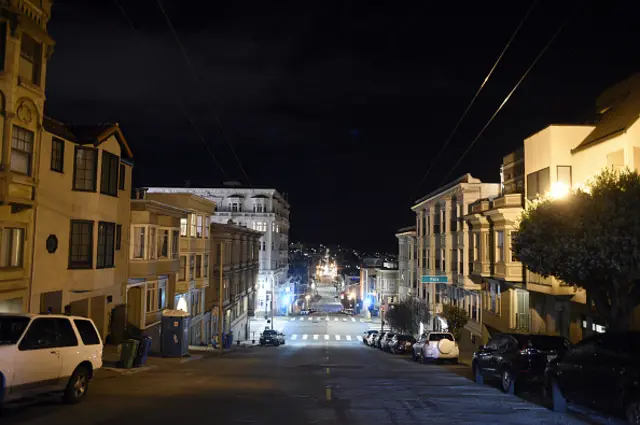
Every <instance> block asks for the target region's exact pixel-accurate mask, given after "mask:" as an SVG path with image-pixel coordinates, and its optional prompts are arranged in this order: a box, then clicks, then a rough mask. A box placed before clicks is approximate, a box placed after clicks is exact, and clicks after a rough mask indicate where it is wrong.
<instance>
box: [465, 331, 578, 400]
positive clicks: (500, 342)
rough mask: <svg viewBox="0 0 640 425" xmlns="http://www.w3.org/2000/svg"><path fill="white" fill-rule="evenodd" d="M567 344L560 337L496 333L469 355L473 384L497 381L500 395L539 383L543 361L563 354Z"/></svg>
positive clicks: (568, 345) (541, 380) (542, 370)
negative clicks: (517, 385) (522, 386)
mask: <svg viewBox="0 0 640 425" xmlns="http://www.w3.org/2000/svg"><path fill="white" fill-rule="evenodd" d="M569 347H570V344H569V341H567V340H566V339H565V338H563V337H560V336H547V335H526V334H499V335H496V336H494V337H492V338H491V339H490V340H489V342H488V343H487V345H486V346H480V347H478V351H476V352H475V353H474V354H473V360H472V368H473V373H474V376H475V377H476V381H478V382H479V381H480V378H482V380H484V379H499V380H500V387H501V388H502V390H503V391H504V392H509V391H511V390H512V389H514V388H515V385H516V383H518V384H520V383H536V382H538V383H542V382H544V371H545V367H546V365H547V362H548V361H549V360H551V359H554V358H556V357H557V356H558V355H562V354H564V353H565V352H566V351H567V350H568V349H569Z"/></svg>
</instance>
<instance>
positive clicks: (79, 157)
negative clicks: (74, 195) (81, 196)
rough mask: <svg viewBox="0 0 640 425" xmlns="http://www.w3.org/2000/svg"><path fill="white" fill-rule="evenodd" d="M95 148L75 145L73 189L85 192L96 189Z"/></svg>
mask: <svg viewBox="0 0 640 425" xmlns="http://www.w3.org/2000/svg"><path fill="white" fill-rule="evenodd" d="M96 152H97V151H96V150H95V149H91V148H84V147H82V146H76V151H75V160H74V170H73V173H74V174H73V190H82V191H86V192H95V191H96V170H97V159H98V156H97V155H96Z"/></svg>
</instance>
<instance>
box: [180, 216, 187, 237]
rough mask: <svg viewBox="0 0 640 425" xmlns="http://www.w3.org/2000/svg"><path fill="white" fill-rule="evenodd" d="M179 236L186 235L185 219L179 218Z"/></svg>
mask: <svg viewBox="0 0 640 425" xmlns="http://www.w3.org/2000/svg"><path fill="white" fill-rule="evenodd" d="M180 236H187V219H186V218H181V219H180Z"/></svg>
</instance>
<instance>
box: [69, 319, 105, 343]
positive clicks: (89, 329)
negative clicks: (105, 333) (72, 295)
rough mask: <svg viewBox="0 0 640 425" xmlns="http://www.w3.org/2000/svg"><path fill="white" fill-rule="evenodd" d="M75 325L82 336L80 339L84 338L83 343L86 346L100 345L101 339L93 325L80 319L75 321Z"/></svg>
mask: <svg viewBox="0 0 640 425" xmlns="http://www.w3.org/2000/svg"><path fill="white" fill-rule="evenodd" d="M73 323H75V325H76V328H77V329H78V333H79V334H80V338H82V343H83V344H84V345H98V344H100V337H99V336H98V333H97V332H96V328H95V327H94V326H93V323H91V322H90V321H88V320H80V319H75V320H74V321H73Z"/></svg>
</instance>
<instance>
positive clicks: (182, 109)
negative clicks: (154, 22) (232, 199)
mask: <svg viewBox="0 0 640 425" xmlns="http://www.w3.org/2000/svg"><path fill="white" fill-rule="evenodd" d="M113 1H114V2H115V4H116V6H118V9H120V12H121V13H122V16H124V19H125V20H126V21H127V23H128V24H129V26H130V27H131V30H132V31H133V35H134V36H135V38H136V39H138V41H140V35H139V34H138V30H137V29H136V27H135V25H134V24H133V21H132V20H131V19H130V18H129V15H128V14H127V11H126V10H125V9H124V8H123V7H122V5H121V4H120V2H119V1H118V0H113ZM174 102H175V103H176V107H177V108H178V109H179V110H180V112H181V113H182V115H184V117H185V118H186V119H187V121H188V122H189V125H190V126H191V128H192V129H193V131H194V132H195V133H196V135H197V136H198V138H199V139H200V141H201V142H202V144H203V145H204V147H205V148H206V149H207V152H209V155H211V159H212V160H213V163H214V164H216V165H217V166H218V168H219V169H220V172H221V173H222V176H223V177H224V178H225V180H226V179H228V176H227V173H226V172H225V171H224V168H223V167H222V164H220V161H218V158H216V156H215V154H214V153H213V151H212V150H211V147H210V146H209V143H207V141H206V140H205V138H204V136H203V135H202V133H201V132H200V131H199V130H198V128H197V127H196V125H195V123H194V122H193V119H192V118H191V115H189V111H188V110H187V108H186V107H185V106H184V105H183V104H182V103H180V102H179V101H178V100H175V99H174Z"/></svg>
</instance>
